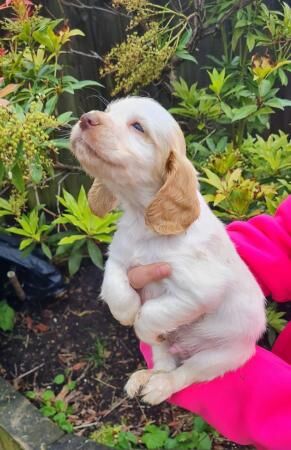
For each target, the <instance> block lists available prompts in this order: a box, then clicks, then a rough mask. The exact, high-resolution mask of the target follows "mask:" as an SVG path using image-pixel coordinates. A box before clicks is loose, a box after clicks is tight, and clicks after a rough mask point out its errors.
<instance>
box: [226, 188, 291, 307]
mask: <svg viewBox="0 0 291 450" xmlns="http://www.w3.org/2000/svg"><path fill="white" fill-rule="evenodd" d="M227 231H228V234H229V236H230V237H231V239H232V241H233V242H234V244H235V246H236V248H237V251H238V253H239V254H240V256H241V258H242V259H243V260H244V261H245V263H246V264H247V265H248V266H249V268H250V270H251V271H252V273H253V274H254V275H255V277H256V278H257V281H258V282H259V284H260V285H261V287H262V289H263V291H264V293H265V295H266V296H269V295H271V296H272V298H273V299H274V300H276V301H277V302H284V301H288V300H290V299H291V276H290V274H291V195H290V196H289V197H288V198H287V199H286V200H285V201H284V202H283V203H282V204H281V205H280V207H279V208H278V210H277V212H276V214H275V216H274V217H272V216H268V215H267V214H262V215H260V216H257V217H254V218H252V219H250V220H248V221H247V222H233V223H231V224H230V225H228V227H227Z"/></svg>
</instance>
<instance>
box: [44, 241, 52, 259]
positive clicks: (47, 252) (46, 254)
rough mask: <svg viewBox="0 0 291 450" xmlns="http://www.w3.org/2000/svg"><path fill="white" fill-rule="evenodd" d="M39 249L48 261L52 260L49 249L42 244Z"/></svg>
mask: <svg viewBox="0 0 291 450" xmlns="http://www.w3.org/2000/svg"><path fill="white" fill-rule="evenodd" d="M41 249H42V251H43V253H44V254H45V256H46V257H47V258H48V259H52V257H53V255H52V252H51V250H50V248H49V247H48V246H47V245H46V244H45V243H44V242H42V243H41Z"/></svg>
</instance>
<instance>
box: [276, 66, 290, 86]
mask: <svg viewBox="0 0 291 450" xmlns="http://www.w3.org/2000/svg"><path fill="white" fill-rule="evenodd" d="M278 75H279V78H280V81H281V83H282V85H283V86H287V85H288V77H287V75H286V74H285V72H284V70H283V69H279V70H278Z"/></svg>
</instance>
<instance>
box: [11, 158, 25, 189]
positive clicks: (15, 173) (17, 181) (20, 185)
mask: <svg viewBox="0 0 291 450" xmlns="http://www.w3.org/2000/svg"><path fill="white" fill-rule="evenodd" d="M11 172H12V183H13V184H14V186H15V187H16V189H17V190H18V191H19V192H24V189H25V184H24V179H23V175H22V171H21V169H20V167H19V165H18V164H15V165H14V167H13V169H12V171H11Z"/></svg>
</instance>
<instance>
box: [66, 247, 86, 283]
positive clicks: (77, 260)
mask: <svg viewBox="0 0 291 450" xmlns="http://www.w3.org/2000/svg"><path fill="white" fill-rule="evenodd" d="M82 259H83V255H82V253H72V254H71V256H70V257H69V261H68V267H69V274H70V276H71V277H72V276H73V275H75V273H77V272H78V270H79V269H80V265H81V262H82Z"/></svg>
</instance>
